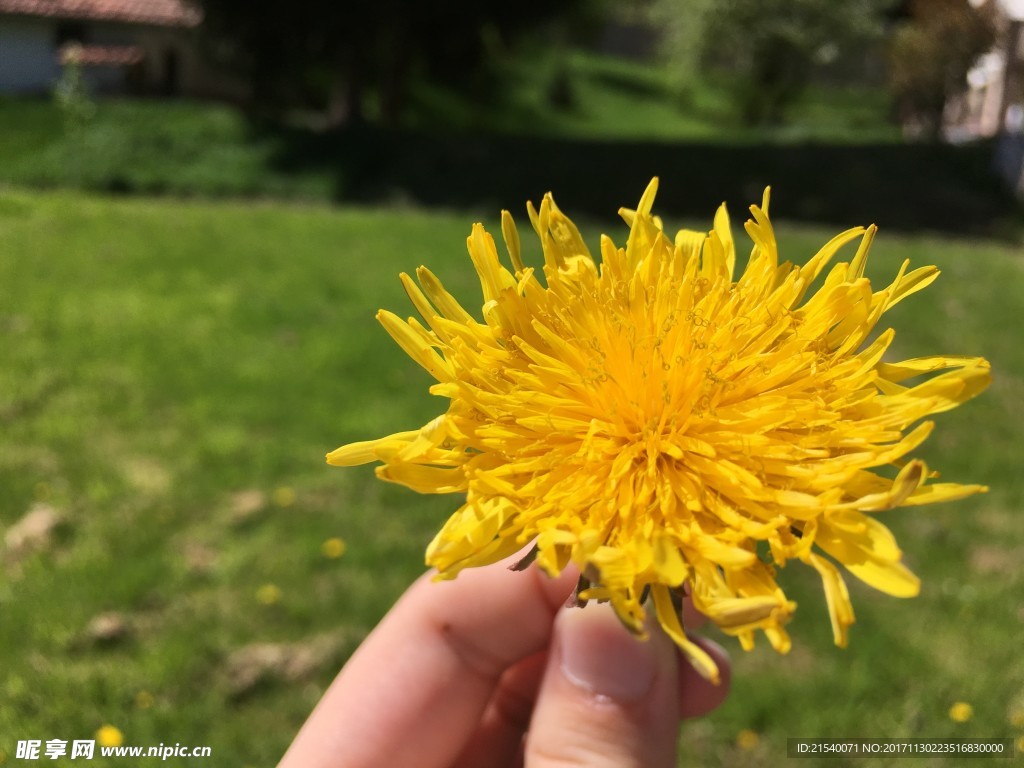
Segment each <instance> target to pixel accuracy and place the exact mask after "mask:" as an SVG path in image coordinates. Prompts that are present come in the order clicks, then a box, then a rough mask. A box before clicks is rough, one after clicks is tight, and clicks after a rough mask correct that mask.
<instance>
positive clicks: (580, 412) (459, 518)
mask: <svg viewBox="0 0 1024 768" xmlns="http://www.w3.org/2000/svg"><path fill="white" fill-rule="evenodd" d="M656 190H657V179H655V180H654V181H652V183H651V185H650V186H649V187H648V189H647V191H646V192H645V193H644V195H643V197H642V198H641V200H640V204H639V206H638V208H637V210H635V211H634V210H627V209H623V210H621V211H620V215H621V216H622V217H623V219H624V220H625V221H626V223H627V225H628V226H629V228H630V231H629V237H628V239H627V241H626V245H625V247H624V248H619V247H616V246H615V245H614V244H613V242H612V240H611V239H610V238H609V237H607V236H604V237H602V239H601V251H600V255H601V258H600V262H598V261H596V260H595V259H594V257H593V256H592V255H591V253H590V251H589V250H588V248H587V246H586V245H585V244H584V242H583V238H582V237H581V235H580V233H579V231H578V230H577V228H576V227H575V225H574V224H573V223H572V222H571V221H570V220H569V219H568V218H567V217H566V216H565V215H564V214H563V213H562V212H561V211H560V210H559V209H558V207H557V206H556V205H555V202H554V200H553V199H552V197H551V196H550V195H547V196H546V197H545V198H544V201H543V202H542V204H541V206H540V210H539V211H538V210H537V209H535V208H534V207H533V206H532V205H528V206H527V210H528V212H529V215H530V220H531V222H532V224H533V228H534V229H535V230H536V232H537V234H538V236H539V237H540V240H541V244H542V246H543V253H544V267H543V277H544V280H543V281H542V280H541V279H540V278H539V276H538V274H537V272H536V271H535V270H534V268H533V267H527V266H526V265H525V264H524V263H523V260H522V257H521V255H520V245H519V243H520V241H519V235H518V233H517V231H516V228H515V225H514V223H513V221H512V217H511V216H510V215H509V213H508V212H507V211H505V212H503V213H502V232H503V235H504V239H505V243H506V245H507V248H508V251H509V256H510V259H511V262H512V265H513V269H514V271H509V270H508V269H506V268H505V267H504V266H502V264H501V263H500V261H499V257H498V251H497V249H496V247H495V244H494V241H493V239H492V238H491V236H490V235H489V234H488V233H487V232H485V231H484V228H483V226H481V225H479V224H477V225H475V226H474V227H473V229H472V233H471V234H470V236H469V238H468V247H469V255H470V257H471V259H472V261H473V265H474V267H475V268H476V271H477V273H478V274H479V277H480V284H481V288H482V291H483V301H484V304H483V308H482V321H481V320H478V319H476V318H475V317H473V316H472V315H471V314H470V313H469V312H467V311H466V310H465V309H464V308H463V307H462V306H461V305H460V304H459V303H458V302H457V301H456V300H455V298H454V297H453V296H452V295H451V294H450V293H448V292H447V291H446V290H445V289H444V287H443V286H442V285H441V283H440V281H439V280H438V279H437V277H435V276H434V274H433V273H432V272H430V270H428V269H427V268H426V267H420V269H419V270H417V273H416V274H417V277H418V279H419V286H417V285H416V283H415V282H414V281H413V280H412V279H411V278H410V277H409V276H408V275H405V274H403V275H402V276H401V279H402V282H403V284H404V286H405V289H406V291H407V293H408V295H409V298H410V299H411V300H412V303H413V305H414V306H415V308H416V310H417V311H418V312H419V314H420V315H421V316H422V318H423V320H422V322H421V321H420V320H417V319H415V318H410V319H408V320H402V319H401V318H399V317H398V316H396V315H394V314H393V313H391V312H388V311H385V310H381V311H380V312H379V313H378V319H379V320H380V322H381V323H382V324H383V326H384V328H385V329H386V330H387V331H388V333H389V334H390V335H391V336H392V337H393V338H394V340H395V341H396V342H397V343H398V344H399V345H400V346H401V347H402V349H403V350H405V351H406V352H407V353H408V354H409V355H410V356H411V357H412V358H413V359H414V360H415V361H416V362H417V363H419V364H420V365H421V366H422V367H423V368H425V369H426V370H427V371H428V372H429V373H430V375H431V376H432V377H433V378H434V379H436V380H437V383H435V384H434V385H433V386H431V388H430V391H431V393H433V394H435V395H438V396H440V397H444V398H447V399H449V400H450V404H449V406H448V409H447V412H446V413H444V414H443V415H441V416H438V417H437V418H435V419H434V420H433V421H431V422H430V423H428V424H427V425H426V426H424V427H423V428H421V429H416V430H411V431H408V432H399V433H397V434H393V435H389V436H387V437H383V438H380V439H377V440H371V441H367V442H358V443H352V444H350V445H346V446H343V447H341V448H339V449H337V450H335V451H333V452H331V453H329V454H328V455H327V461H328V462H329V463H331V464H335V465H341V466H350V465H355V464H362V463H367V462H371V461H379V462H382V465H381V466H379V467H377V475H378V477H380V478H382V479H384V480H389V481H392V482H396V483H401V484H403V485H406V486H408V487H410V488H412V489H414V490H417V491H420V492H425V493H460V494H465V503H464V504H463V505H462V506H461V507H460V508H459V509H458V510H457V511H456V512H455V513H454V514H453V515H452V517H451V519H450V520H449V521H448V522H447V524H445V525H444V526H443V528H442V529H441V531H440V532H439V533H438V535H437V536H436V538H435V539H434V540H433V542H432V543H431V544H430V546H429V547H428V549H427V557H426V559H427V563H428V565H431V566H433V567H435V568H436V569H437V570H438V574H439V578H452V577H454V576H455V575H456V574H458V573H459V571H461V570H462V569H463V568H468V567H473V566H482V565H486V564H489V563H493V562H495V561H497V560H499V559H502V558H504V557H507V556H508V555H511V554H513V553H515V552H517V551H518V550H519V549H520V548H522V547H524V546H525V545H527V544H530V543H533V548H532V549H531V551H530V555H528V556H527V558H526V561H529V560H535V561H536V562H537V564H538V565H539V566H540V567H541V568H543V569H544V570H545V571H546V572H547V573H549V574H552V575H554V574H557V573H560V572H561V571H562V570H563V569H564V568H566V567H567V566H568V565H569V564H570V563H573V564H575V566H576V567H578V568H579V570H580V573H581V574H582V575H581V580H580V589H579V591H578V598H579V600H580V601H585V600H588V599H597V600H607V601H610V602H611V604H612V605H613V607H614V608H615V610H616V612H617V614H618V616H619V617H620V619H621V620H622V621H623V623H624V624H625V625H626V626H627V627H629V628H630V629H631V630H633V631H634V632H635V633H636V634H637V635H639V636H643V634H644V628H643V617H644V612H643V608H642V607H641V606H642V603H643V602H644V601H645V600H646V599H648V598H649V599H651V600H652V601H653V604H654V608H655V612H656V614H657V617H658V620H659V622H660V624H661V626H662V627H663V628H664V629H665V631H666V632H667V633H668V634H669V635H670V636H672V638H673V639H674V640H675V641H676V643H677V644H678V645H679V646H680V647H681V648H682V649H683V651H684V652H685V653H686V654H687V655H688V656H689V658H690V659H691V661H692V662H693V663H694V664H695V665H696V666H697V668H698V669H700V670H701V671H702V672H703V673H704V674H705V675H707V676H708V677H709V678H711V679H717V669H716V667H715V664H714V662H713V661H712V660H711V659H710V657H708V656H707V654H705V653H704V652H703V651H702V650H701V648H700V647H699V646H697V645H695V644H694V643H692V642H691V641H690V640H689V639H688V638H687V636H686V633H685V631H684V628H683V626H682V623H681V620H680V611H679V604H680V600H681V597H682V595H683V594H684V593H685V594H689V595H690V596H691V597H692V600H693V602H694V604H695V606H696V607H697V608H698V609H699V610H700V611H701V612H703V613H704V614H706V615H707V616H708V617H709V618H710V619H711V620H712V621H714V622H715V623H716V624H717V625H718V626H719V627H721V629H722V630H723V631H725V632H726V633H729V634H731V635H735V636H737V637H738V638H739V640H740V642H741V644H742V645H743V647H744V648H748V649H749V648H750V647H752V645H753V642H754V634H755V631H756V630H761V631H763V632H764V633H765V634H766V636H767V637H768V640H769V641H770V642H771V644H772V645H773V646H774V647H775V648H776V649H777V650H779V651H781V652H785V651H787V650H788V649H789V647H790V640H789V637H788V636H787V634H786V631H785V629H784V627H783V625H784V624H785V623H786V621H787V620H788V619H789V618H790V616H791V614H792V613H793V611H794V609H795V608H796V605H795V604H794V603H793V602H791V601H790V600H789V599H787V597H786V595H785V594H784V593H783V591H782V589H781V588H780V587H779V586H778V584H777V583H776V580H775V576H776V569H777V568H779V567H781V566H783V565H785V564H786V563H787V562H788V561H790V560H799V561H801V562H803V563H805V564H807V565H809V566H810V567H812V568H814V569H815V570H816V571H817V572H818V573H819V574H820V576H821V578H822V581H823V583H824V591H825V598H826V601H827V604H828V608H829V613H830V616H831V621H832V630H833V634H834V638H835V642H836V643H837V644H838V645H845V644H846V641H847V628H848V627H849V625H850V624H852V623H853V620H854V616H853V609H852V607H851V604H850V599H849V595H848V594H847V590H846V585H845V582H844V580H843V576H842V575H841V572H840V570H839V569H838V568H837V567H836V563H838V564H839V565H841V566H843V567H844V568H845V569H846V570H847V571H849V572H850V573H852V574H853V575H854V576H855V577H857V578H859V579H861V580H862V581H865V582H866V583H868V584H870V585H871V586H873V587H875V588H877V589H880V590H882V591H884V592H887V593H889V594H891V595H896V596H899V597H910V596H912V595H916V594H917V592H918V588H919V584H918V579H917V577H916V576H914V574H913V573H911V572H910V571H909V570H908V569H907V568H906V567H905V566H904V565H903V564H902V563H901V552H900V549H899V547H898V546H897V544H896V541H895V539H894V537H893V536H892V534H891V533H890V532H889V530H888V528H886V527H885V526H884V525H883V524H882V523H881V522H880V520H879V518H878V516H877V513H880V512H883V511H885V510H888V509H891V508H893V507H900V506H911V505H920V504H928V503H932V502H936V501H943V500H950V499H959V498H962V497H964V496H968V495H970V494H973V493H977V492H979V491H983V490H985V489H984V488H983V487H982V486H977V485H957V484H954V483H926V482H925V481H926V479H929V478H932V477H934V475H933V474H930V473H929V471H928V469H927V468H926V467H925V465H924V463H923V462H921V461H918V460H907V456H908V454H910V453H911V452H913V451H914V450H915V449H916V448H917V447H918V446H919V445H920V444H921V443H922V442H923V441H924V440H925V438H926V437H927V436H928V435H929V433H930V432H931V431H932V427H933V423H932V422H930V421H925V422H923V423H920V424H918V425H917V426H915V427H913V428H912V429H911V425H913V424H915V423H916V422H919V421H920V420H921V419H922V418H923V417H925V416H928V415H929V414H933V413H939V412H942V411H946V410H949V409H951V408H953V407H955V406H957V405H959V404H960V403H962V402H964V401H965V400H967V399H969V398H971V397H973V396H974V395H976V394H978V393H979V392H981V391H982V390H983V389H984V388H985V386H986V385H987V384H988V382H989V364H988V362H986V361H985V360H984V359H982V358H970V357H947V356H942V357H923V358H916V359H912V360H904V361H902V362H886V361H884V360H883V357H884V355H885V353H886V351H887V350H888V348H889V346H890V344H891V343H892V340H893V334H894V331H892V330H891V329H889V330H886V331H884V332H882V333H881V334H879V335H877V337H875V338H873V339H872V338H871V335H872V331H873V329H874V328H875V326H876V324H877V323H878V321H879V319H880V318H881V317H882V314H883V313H884V312H885V311H886V310H888V309H890V308H891V307H893V306H894V305H896V304H897V303H899V302H900V301H902V300H903V299H905V298H906V297H908V296H910V295H911V294H912V293H915V292H916V291H918V290H920V289H922V288H924V287H926V286H927V285H928V284H930V283H931V282H932V281H933V280H934V279H935V277H936V276H937V275H938V270H937V269H936V268H935V267H921V268H918V269H914V270H910V271H908V268H907V266H908V265H907V264H906V263H905V264H904V265H903V266H902V267H901V268H900V270H899V272H898V274H897V275H896V277H895V279H894V280H893V281H892V283H891V284H889V285H888V286H886V287H884V288H881V289H880V290H875V289H873V288H872V286H871V283H870V281H869V280H868V279H867V278H866V277H865V276H864V268H865V263H866V260H867V255H868V249H869V246H870V245H871V241H872V239H873V237H874V234H875V228H874V227H873V226H872V227H869V228H867V229H864V228H862V227H856V228H854V229H849V230H847V231H845V232H843V233H841V234H839V235H837V236H836V237H834V238H833V239H832V240H831V241H829V242H828V243H827V244H826V245H825V246H824V247H822V249H821V250H820V251H819V252H818V253H817V254H815V255H814V256H813V257H812V258H811V259H810V260H809V261H808V262H807V263H806V264H804V265H803V266H796V265H794V264H791V263H789V262H784V263H781V264H780V263H779V257H778V252H777V248H776V241H775V236H774V233H773V230H772V225H771V222H770V221H769V219H768V199H769V196H768V190H765V195H764V200H763V202H762V204H761V205H760V206H751V209H750V210H751V213H752V215H753V219H752V220H751V221H749V222H748V223H747V224H746V227H745V228H746V231H747V234H748V235H749V236H750V238H751V240H752V241H753V249H752V251H751V254H750V257H749V260H748V262H747V264H746V266H745V268H744V269H743V271H742V273H741V274H740V275H739V277H738V278H736V277H734V274H733V273H734V269H735V265H736V246H735V241H734V240H733V235H732V232H731V229H730V224H729V217H728V214H727V213H726V210H725V206H724V205H723V206H722V207H721V208H719V210H718V213H717V214H716V216H715V219H714V226H713V228H712V229H711V230H710V231H709V232H695V231H690V230H682V231H680V232H679V233H678V234H676V235H675V237H674V238H672V237H669V236H668V235H666V233H665V232H664V231H663V230H662V222H661V220H660V219H659V218H658V217H656V216H654V215H652V213H651V209H652V205H653V202H654V196H655V192H656ZM854 241H859V245H858V246H857V248H856V251H855V253H854V255H853V258H852V259H850V260H849V261H844V262H842V263H838V264H836V265H834V266H833V267H831V269H830V270H829V271H828V272H827V274H824V278H823V281H822V283H821V286H820V288H818V290H817V291H815V292H809V289H810V287H811V286H812V284H814V283H815V281H816V279H817V278H818V277H819V275H822V274H823V272H824V270H825V267H826V265H827V264H828V263H829V261H830V260H832V259H833V258H834V257H835V256H836V254H837V253H838V251H839V250H840V249H841V248H842V247H843V246H845V245H847V244H849V243H852V242H854ZM424 323H425V325H424ZM922 379H923V380H922ZM907 430H909V431H907ZM890 467H898V468H899V469H898V471H892V472H888V473H887V470H888V468H890ZM879 469H881V470H882V471H881V472H879V471H877V470H879ZM526 561H524V564H525V562H526Z"/></svg>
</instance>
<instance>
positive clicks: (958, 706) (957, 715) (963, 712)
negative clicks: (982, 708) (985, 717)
mask: <svg viewBox="0 0 1024 768" xmlns="http://www.w3.org/2000/svg"><path fill="white" fill-rule="evenodd" d="M972 717H974V707H972V706H971V705H970V704H968V703H967V702H966V701H958V702H956V703H955V704H953V706H951V707H950V708H949V719H950V720H952V721H954V722H957V723H966V722H967V721H968V720H970V719H971V718H972Z"/></svg>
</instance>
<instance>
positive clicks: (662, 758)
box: [525, 603, 679, 768]
mask: <svg viewBox="0 0 1024 768" xmlns="http://www.w3.org/2000/svg"><path fill="white" fill-rule="evenodd" d="M677 664H678V657H677V653H676V650H675V646H674V645H673V644H672V641H671V640H669V638H668V637H667V636H665V634H664V633H663V632H661V631H659V630H657V629H655V630H653V631H652V632H651V637H650V639H649V640H647V641H641V640H638V639H637V638H635V637H633V636H632V635H630V634H629V633H628V632H627V631H626V630H625V629H624V628H623V626H622V625H621V624H620V623H619V620H618V619H617V618H616V617H615V614H614V612H613V611H612V609H611V608H610V607H609V606H608V605H607V604H604V605H599V604H595V603H591V604H589V605H588V606H587V607H586V608H583V609H565V610H563V611H562V612H561V613H560V614H559V616H558V618H557V620H556V624H555V635H554V640H553V645H552V650H551V655H550V658H549V661H548V668H547V672H546V674H545V677H544V681H543V683H542V685H541V690H540V694H539V695H538V698H537V704H536V707H535V709H534V714H533V720H532V721H531V725H530V730H529V732H528V733H527V736H526V761H525V762H526V766H527V768H549V766H559V768H567V767H568V766H586V767H587V768H604V767H605V766H607V767H608V768H633V767H634V766H635V767H636V768H640V767H641V766H643V768H670V766H674V765H675V764H676V741H677V738H678V729H679V693H678V682H679V676H678V669H677Z"/></svg>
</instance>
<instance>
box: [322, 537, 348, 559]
mask: <svg viewBox="0 0 1024 768" xmlns="http://www.w3.org/2000/svg"><path fill="white" fill-rule="evenodd" d="M346 549H348V546H347V545H346V544H345V540H344V539H342V538H341V537H340V536H334V537H333V538H330V539H327V540H326V541H325V542H324V543H323V544H321V545H320V551H321V552H323V554H324V557H327V558H330V559H331V560H336V559H337V558H339V557H341V556H342V555H344V554H345V550H346Z"/></svg>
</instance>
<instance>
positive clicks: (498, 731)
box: [278, 563, 729, 768]
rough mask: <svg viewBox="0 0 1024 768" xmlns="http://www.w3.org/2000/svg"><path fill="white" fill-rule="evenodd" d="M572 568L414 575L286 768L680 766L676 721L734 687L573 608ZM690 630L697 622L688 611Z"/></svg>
mask: <svg viewBox="0 0 1024 768" xmlns="http://www.w3.org/2000/svg"><path fill="white" fill-rule="evenodd" d="M576 578H577V575H576V574H575V573H574V572H566V573H563V574H562V575H561V576H560V577H559V578H557V579H550V578H548V577H547V576H546V575H544V574H543V573H542V572H540V571H538V570H537V569H536V568H535V567H531V568H530V569H528V570H526V571H524V572H521V573H513V572H511V571H509V570H508V569H507V568H506V567H505V565H504V564H500V563H499V564H496V565H494V566H490V567H487V568H474V569H471V570H467V571H464V572H463V573H462V574H461V575H460V576H459V578H458V579H455V580H453V581H445V582H440V583H431V580H430V577H429V575H428V576H425V577H423V578H421V579H419V580H418V581H417V582H416V583H415V584H413V586H412V587H410V589H409V590H408V591H407V592H406V593H405V595H403V596H402V598H401V599H400V600H399V601H398V602H397V603H396V604H395V606H394V607H393V608H392V609H391V611H390V612H389V613H388V614H387V616H385V617H384V619H383V620H382V621H381V623H380V624H379V625H378V626H377V628H376V629H375V630H374V631H373V632H372V633H371V634H370V635H369V637H367V639H366V640H365V641H364V642H363V644H362V645H361V646H360V647H359V648H358V649H357V650H356V652H355V653H354V654H353V656H352V658H351V659H350V660H349V662H348V663H347V664H346V665H345V667H344V668H343V669H342V671H341V673H340V674H339V675H338V677H337V678H336V679H335V681H334V682H333V683H332V685H331V687H330V688H329V689H328V691H327V693H326V694H324V697H323V699H322V700H321V701H320V703H319V704H318V705H317V707H316V709H315V710H314V711H313V714H312V715H310V718H309V720H307V721H306V724H305V725H304V726H303V727H302V730H301V731H300V732H299V734H298V736H296V738H295V741H294V742H293V743H292V745H291V747H290V748H289V750H288V752H287V754H285V756H284V758H283V759H282V761H281V763H280V764H279V766H278V768H342V767H344V768H363V767H364V766H388V768H402V767H403V766H412V767H415V768H477V767H480V768H484V767H486V768H498V767H499V766H500V767H504V766H516V765H523V764H525V766H527V768H546V767H547V766H560V767H564V766H581V767H583V766H586V768H598V767H601V766H609V767H612V766H614V768H630V767H631V766H643V767H644V768H660V767H662V766H664V767H666V768H667V767H668V766H675V765H676V743H677V739H678V727H679V719H680V718H681V717H683V718H685V717H696V716H699V715H703V714H706V713H707V712H710V711H711V710H712V709H714V708H715V707H716V706H718V705H719V704H720V703H721V702H722V701H723V700H724V698H725V696H726V694H727V693H728V689H729V667H728V660H727V659H726V657H725V652H724V651H723V650H722V649H721V648H719V647H718V646H717V645H715V644H713V643H711V642H710V641H708V640H704V639H696V640H697V642H699V643H700V644H701V645H702V646H703V647H704V648H705V650H707V651H708V652H709V653H710V654H711V655H712V656H713V657H714V658H715V660H716V662H717V663H718V666H719V669H720V670H721V672H722V682H721V684H720V685H718V686H715V685H713V684H712V683H710V682H708V681H706V680H704V679H703V678H702V677H700V675H699V674H698V673H697V672H696V671H695V670H694V669H693V668H692V667H691V666H690V665H689V664H688V663H687V662H686V661H685V660H682V659H681V657H680V655H679V654H678V652H677V651H676V649H675V646H674V644H673V643H672V641H671V640H670V639H669V638H668V637H667V636H665V635H664V634H663V633H662V632H661V630H660V629H658V628H657V627H656V626H655V627H652V628H651V630H650V633H651V637H650V639H649V640H648V641H646V642H643V641H639V640H637V639H636V638H634V637H632V636H631V635H630V634H629V633H628V632H627V631H626V630H625V629H624V628H623V627H622V625H621V624H620V623H619V621H618V619H617V618H615V615H614V613H613V611H612V609H611V608H610V607H609V606H608V605H599V604H596V603H591V604H589V605H588V606H587V607H585V608H582V609H579V608H567V607H565V604H566V601H567V599H568V597H569V595H570V593H571V591H572V588H573V586H574V585H575V583H576ZM688 619H691V621H688V622H687V626H688V627H690V626H692V617H690V616H689V615H688Z"/></svg>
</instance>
